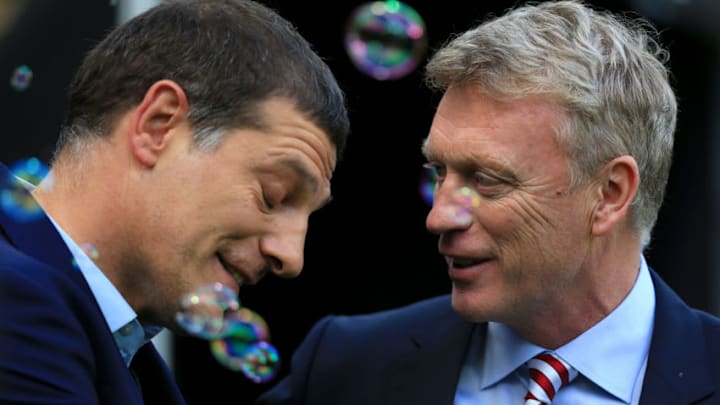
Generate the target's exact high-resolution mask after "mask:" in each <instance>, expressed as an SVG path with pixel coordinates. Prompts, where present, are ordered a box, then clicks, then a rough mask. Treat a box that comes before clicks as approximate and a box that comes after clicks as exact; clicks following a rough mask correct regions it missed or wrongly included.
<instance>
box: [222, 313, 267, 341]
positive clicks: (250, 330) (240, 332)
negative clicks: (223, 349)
mask: <svg viewBox="0 0 720 405" xmlns="http://www.w3.org/2000/svg"><path fill="white" fill-rule="evenodd" d="M225 322H226V323H227V325H226V335H227V336H233V337H235V338H238V339H243V340H245V341H247V342H249V343H252V342H256V341H258V340H269V339H270V331H269V329H268V326H267V323H266V322H265V320H264V319H263V318H262V317H261V316H260V315H258V314H257V313H256V312H254V311H252V310H250V309H247V308H240V309H239V310H237V311H234V312H231V313H228V314H227V315H226V317H225Z"/></svg>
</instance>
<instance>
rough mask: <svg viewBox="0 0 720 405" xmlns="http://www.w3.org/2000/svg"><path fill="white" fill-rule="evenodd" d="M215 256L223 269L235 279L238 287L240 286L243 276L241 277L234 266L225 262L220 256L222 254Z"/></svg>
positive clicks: (243, 280) (243, 279) (242, 282)
mask: <svg viewBox="0 0 720 405" xmlns="http://www.w3.org/2000/svg"><path fill="white" fill-rule="evenodd" d="M216 256H217V258H218V261H219V262H220V264H221V265H222V266H223V268H224V269H225V271H227V272H228V273H229V274H230V275H231V276H232V278H233V280H235V282H236V283H237V284H238V287H240V286H242V285H243V284H244V283H245V278H244V277H243V275H242V274H240V272H239V271H238V270H237V269H236V268H235V267H233V266H232V265H230V264H229V263H228V262H226V261H225V260H224V259H223V258H222V256H220V255H219V254H218V255H216Z"/></svg>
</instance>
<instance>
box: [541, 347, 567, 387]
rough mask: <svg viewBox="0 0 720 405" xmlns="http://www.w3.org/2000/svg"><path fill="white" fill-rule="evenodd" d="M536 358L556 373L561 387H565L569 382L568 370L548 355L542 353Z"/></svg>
mask: <svg viewBox="0 0 720 405" xmlns="http://www.w3.org/2000/svg"><path fill="white" fill-rule="evenodd" d="M537 358H538V359H540V360H542V361H544V362H545V363H547V364H549V365H550V367H552V368H554V369H555V372H557V373H558V375H559V376H560V379H561V380H562V385H567V383H568V380H569V375H568V370H567V369H566V368H565V366H564V365H563V364H562V363H561V362H560V360H558V359H556V358H555V357H553V356H551V355H549V354H548V353H542V354H540V355H538V356H537Z"/></svg>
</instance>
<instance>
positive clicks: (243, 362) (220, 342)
mask: <svg viewBox="0 0 720 405" xmlns="http://www.w3.org/2000/svg"><path fill="white" fill-rule="evenodd" d="M210 351H211V353H212V354H213V356H214V357H215V359H216V360H217V361H218V362H219V363H220V364H222V365H223V366H225V367H227V368H228V369H230V370H233V371H241V372H242V373H243V374H245V376H246V377H247V378H249V379H250V380H252V381H253V382H256V383H261V382H266V381H268V380H270V379H272V378H273V377H275V375H276V374H277V371H278V369H279V365H280V355H279V354H278V351H277V349H275V347H274V346H273V345H271V344H270V343H268V342H266V341H258V342H254V343H248V342H246V341H244V340H243V339H242V338H239V339H238V338H236V337H233V336H230V337H226V338H223V339H217V340H213V341H212V342H210Z"/></svg>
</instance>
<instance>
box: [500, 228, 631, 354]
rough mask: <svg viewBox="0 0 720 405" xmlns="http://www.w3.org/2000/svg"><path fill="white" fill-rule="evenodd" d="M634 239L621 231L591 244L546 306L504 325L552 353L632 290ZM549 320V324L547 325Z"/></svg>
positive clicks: (607, 311)
mask: <svg viewBox="0 0 720 405" xmlns="http://www.w3.org/2000/svg"><path fill="white" fill-rule="evenodd" d="M640 254H641V247H640V240H639V237H638V235H637V234H636V233H634V232H631V231H628V230H623V231H618V232H616V233H614V234H611V235H607V236H603V237H602V238H597V239H594V240H593V241H592V243H591V244H590V248H589V253H588V256H587V258H586V260H585V261H584V262H583V263H582V266H581V268H579V269H578V270H577V271H576V272H575V274H574V277H573V278H572V279H571V280H570V281H569V282H568V283H567V286H565V288H560V289H559V294H554V295H553V296H554V297H555V298H554V299H552V300H548V301H549V302H544V303H541V304H540V305H538V306H536V307H535V308H533V312H532V314H526V315H527V316H523V319H518V320H515V321H513V322H512V323H509V326H510V327H511V328H513V329H514V330H515V331H516V333H518V334H519V335H520V336H522V337H523V338H525V339H526V340H528V341H530V342H533V343H535V344H537V345H539V346H542V347H544V348H547V349H557V348H558V347H560V346H563V345H565V344H567V343H568V342H570V341H572V340H573V339H575V338H576V337H578V336H580V335H581V334H583V333H584V332H585V331H587V330H588V329H590V328H592V327H593V326H595V325H596V324H597V323H598V322H600V321H601V320H603V319H604V318H605V317H606V316H607V315H608V314H610V313H611V312H612V311H613V310H615V308H617V307H618V305H620V303H622V301H623V300H624V299H625V298H626V297H627V295H628V294H629V293H630V291H631V290H632V288H633V286H634V284H635V280H636V279H637V275H638V273H639V269H640ZM548 319H552V320H553V321H552V322H547V320H548Z"/></svg>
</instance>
